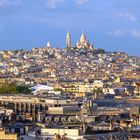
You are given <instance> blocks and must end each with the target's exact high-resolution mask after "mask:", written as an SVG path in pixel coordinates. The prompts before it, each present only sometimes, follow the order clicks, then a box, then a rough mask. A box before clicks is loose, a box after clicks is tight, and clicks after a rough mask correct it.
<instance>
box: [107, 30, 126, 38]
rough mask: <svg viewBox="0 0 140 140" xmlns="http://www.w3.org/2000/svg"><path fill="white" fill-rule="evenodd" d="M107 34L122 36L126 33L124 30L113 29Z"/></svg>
mask: <svg viewBox="0 0 140 140" xmlns="http://www.w3.org/2000/svg"><path fill="white" fill-rule="evenodd" d="M107 35H110V36H115V37H120V36H123V35H124V31H123V30H115V31H112V32H107Z"/></svg>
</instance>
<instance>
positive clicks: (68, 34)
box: [66, 32, 71, 49]
mask: <svg viewBox="0 0 140 140" xmlns="http://www.w3.org/2000/svg"><path fill="white" fill-rule="evenodd" d="M66 48H67V49H68V48H71V37H70V32H67V35H66Z"/></svg>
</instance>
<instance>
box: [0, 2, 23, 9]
mask: <svg viewBox="0 0 140 140" xmlns="http://www.w3.org/2000/svg"><path fill="white" fill-rule="evenodd" d="M22 4H23V2H22V0H0V8H4V7H7V6H19V5H22Z"/></svg>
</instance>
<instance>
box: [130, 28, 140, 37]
mask: <svg viewBox="0 0 140 140" xmlns="http://www.w3.org/2000/svg"><path fill="white" fill-rule="evenodd" d="M130 36H132V37H134V38H140V31H138V30H136V29H133V30H131V31H130Z"/></svg>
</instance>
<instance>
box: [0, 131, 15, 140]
mask: <svg viewBox="0 0 140 140" xmlns="http://www.w3.org/2000/svg"><path fill="white" fill-rule="evenodd" d="M0 140H17V135H16V134H5V132H4V131H3V130H0Z"/></svg>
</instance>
